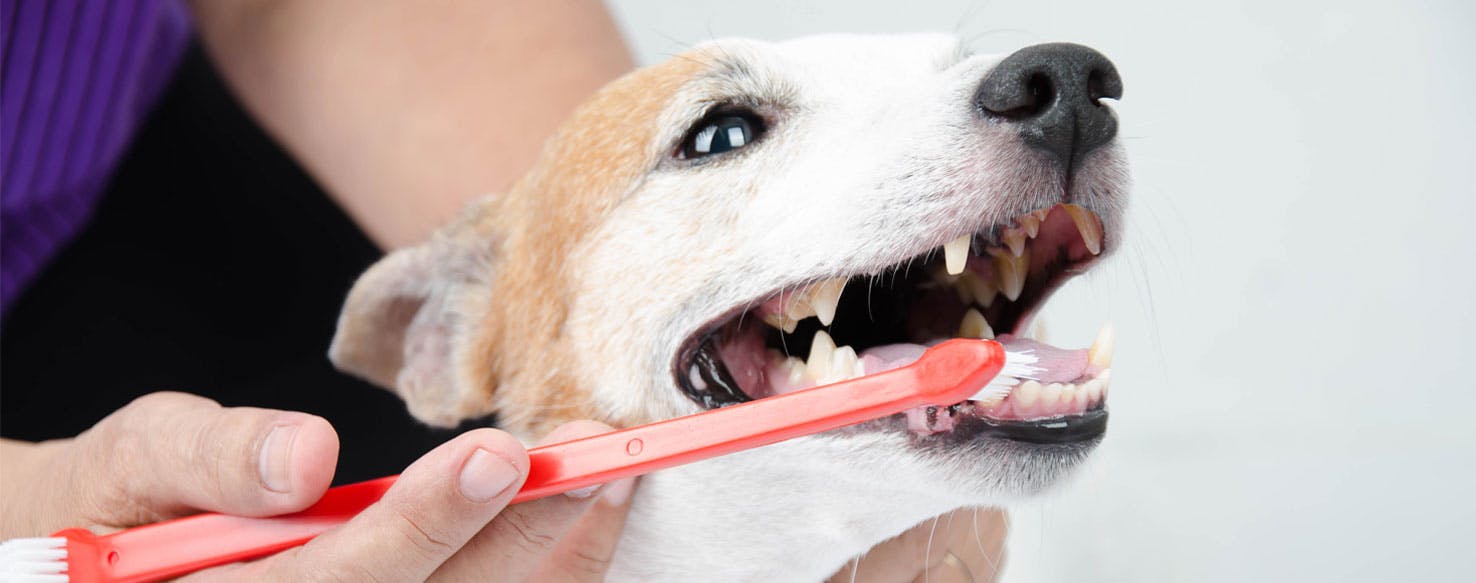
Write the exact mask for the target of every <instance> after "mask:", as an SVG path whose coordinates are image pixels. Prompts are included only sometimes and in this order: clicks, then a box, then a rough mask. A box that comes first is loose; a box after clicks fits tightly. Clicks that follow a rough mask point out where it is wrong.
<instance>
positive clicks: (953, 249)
mask: <svg viewBox="0 0 1476 583" xmlns="http://www.w3.org/2000/svg"><path fill="white" fill-rule="evenodd" d="M973 238H974V236H973V235H959V236H958V238H957V239H954V240H952V241H949V242H947V243H944V244H943V263H944V264H945V265H946V266H947V267H948V275H958V274H960V273H963V270H964V264H966V263H968V260H969V242H970V241H972V240H973Z"/></svg>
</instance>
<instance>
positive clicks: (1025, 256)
mask: <svg viewBox="0 0 1476 583" xmlns="http://www.w3.org/2000/svg"><path fill="white" fill-rule="evenodd" d="M990 251H991V252H992V254H993V255H994V277H995V278H996V279H997V280H998V284H999V291H1000V293H1003V294H1004V296H1005V297H1007V298H1010V301H1012V302H1013V301H1015V300H1018V299H1020V292H1023V291H1025V275H1026V274H1027V273H1029V272H1030V250H1029V249H1026V250H1024V253H1021V254H1020V255H1019V256H1015V255H1014V254H1012V253H1006V252H1004V251H1003V250H1000V251H998V252H994V250H993V249H990Z"/></svg>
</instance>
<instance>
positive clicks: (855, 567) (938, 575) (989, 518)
mask: <svg viewBox="0 0 1476 583" xmlns="http://www.w3.org/2000/svg"><path fill="white" fill-rule="evenodd" d="M1007 530H1008V524H1007V521H1006V518H1005V513H1004V511H1003V510H1000V509H997V508H962V509H959V510H955V511H953V512H949V513H948V514H944V515H942V516H939V517H937V518H931V519H928V520H924V521H923V522H922V523H921V524H918V525H917V526H914V527H912V528H911V529H908V530H907V532H904V533H902V534H900V535H897V536H896V537H894V538H891V539H888V540H887V541H885V542H883V543H881V544H879V545H877V546H875V547H873V548H872V549H871V550H870V551H867V553H866V554H865V555H862V556H861V557H860V558H858V559H856V560H854V561H851V562H850V563H847V564H846V566H845V568H843V569H841V570H840V572H838V573H836V574H835V575H833V576H832V577H831V578H830V579H829V583H850V582H866V583H882V582H898V583H900V582H907V581H918V582H924V581H925V582H928V583H954V582H971V583H992V582H993V581H995V580H997V579H998V577H999V573H1000V571H1001V570H1003V568H1004V558H1005V549H1004V540H1005V533H1006V532H1007Z"/></svg>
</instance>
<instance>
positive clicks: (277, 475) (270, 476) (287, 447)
mask: <svg viewBox="0 0 1476 583" xmlns="http://www.w3.org/2000/svg"><path fill="white" fill-rule="evenodd" d="M296 438H297V426H296V425H278V426H276V427H273V428H272V432H271V433H268V434H267V436H266V440H265V441H262V442H261V453H260V454H259V455H260V456H261V457H260V458H259V459H258V461H257V468H256V471H257V473H259V474H261V483H262V484H263V485H265V486H266V487H267V489H268V490H271V491H273V492H290V491H292V476H291V475H290V472H291V462H292V442H293V441H296Z"/></svg>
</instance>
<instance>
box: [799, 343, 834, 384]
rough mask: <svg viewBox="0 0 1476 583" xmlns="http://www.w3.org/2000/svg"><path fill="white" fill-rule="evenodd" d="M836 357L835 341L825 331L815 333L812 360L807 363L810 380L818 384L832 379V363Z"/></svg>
mask: <svg viewBox="0 0 1476 583" xmlns="http://www.w3.org/2000/svg"><path fill="white" fill-rule="evenodd" d="M834 355H835V340H832V339H831V338H830V334H827V333H826V332H825V331H824V330H816V331H815V339H814V340H811V341H810V360H809V361H808V362H806V363H805V366H806V368H808V369H809V371H810V378H812V379H815V381H816V382H823V381H822V379H826V378H829V377H830V362H831V360H832V358H833V357H834Z"/></svg>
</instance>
